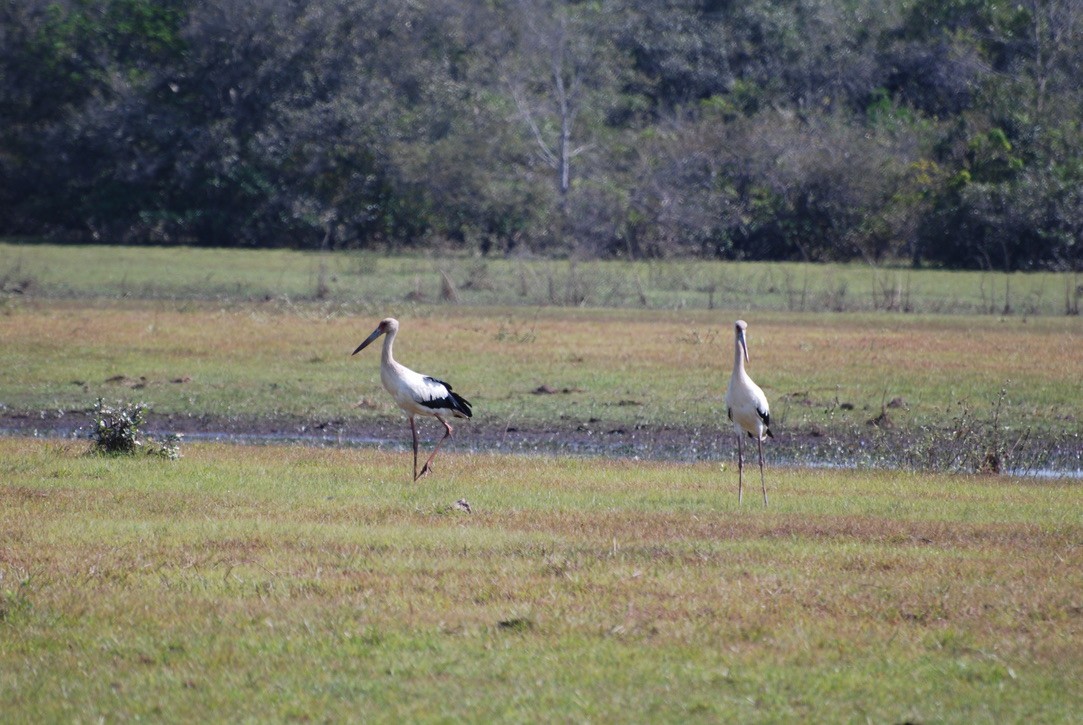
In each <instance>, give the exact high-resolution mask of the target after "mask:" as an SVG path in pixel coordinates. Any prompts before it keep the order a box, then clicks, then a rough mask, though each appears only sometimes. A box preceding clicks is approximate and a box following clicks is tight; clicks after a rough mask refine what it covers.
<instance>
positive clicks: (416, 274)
mask: <svg viewBox="0 0 1083 725" xmlns="http://www.w3.org/2000/svg"><path fill="white" fill-rule="evenodd" d="M0 259H3V260H4V261H3V262H2V263H0V291H3V292H7V293H10V294H18V295H21V296H45V297H53V298H56V297H74V298H80V299H85V298H111V299H147V300H153V299H168V300H220V301H253V300H278V301H286V302H298V301H314V300H315V301H322V302H325V303H327V304H348V305H352V306H366V307H368V308H369V309H374V308H376V307H382V306H386V305H402V304H418V303H421V304H426V303H427V304H467V305H484V306H494V305H496V306H528V307H530V306H569V307H609V308H612V307H623V308H634V309H643V308H664V309H725V308H739V309H742V310H774V311H787V312H861V311H870V310H883V311H891V312H903V313H906V312H910V313H935V314H994V315H1001V314H1015V315H1026V316H1036V315H1064V314H1066V313H1068V314H1075V315H1078V311H1079V304H1080V299H1081V297H1083V277H1081V276H1080V275H1079V274H1078V273H1053V272H1039V273H1021V272H1020V273H1012V274H1003V273H997V272H954V271H943V270H929V269H927V270H914V269H909V268H904V267H870V266H867V265H856V264H850V265H838V264H816V265H813V264H798V263H775V262H771V263H756V262H717V261H702V260H695V261H679V260H678V261H665V260H663V261H645V262H623V261H575V260H514V259H478V258H474V257H462V256H435V257H433V256H429V255H426V256H415V257H388V256H385V255H379V254H375V253H369V252H333V253H315V252H299V251H290V250H247V249H192V248H185V247H121V246H106V245H50V244H16V243H0Z"/></svg>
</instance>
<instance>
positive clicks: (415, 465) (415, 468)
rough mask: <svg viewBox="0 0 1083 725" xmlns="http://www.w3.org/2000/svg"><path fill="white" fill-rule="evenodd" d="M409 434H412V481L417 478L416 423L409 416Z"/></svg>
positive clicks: (412, 417)
mask: <svg viewBox="0 0 1083 725" xmlns="http://www.w3.org/2000/svg"><path fill="white" fill-rule="evenodd" d="M410 432H411V433H413V434H414V480H415V481H416V480H417V478H418V476H417V423H415V422H414V416H412V415H411V416H410Z"/></svg>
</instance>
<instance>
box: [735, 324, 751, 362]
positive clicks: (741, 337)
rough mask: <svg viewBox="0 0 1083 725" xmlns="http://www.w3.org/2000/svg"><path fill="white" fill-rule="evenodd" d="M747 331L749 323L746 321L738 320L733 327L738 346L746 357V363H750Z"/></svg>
mask: <svg viewBox="0 0 1083 725" xmlns="http://www.w3.org/2000/svg"><path fill="white" fill-rule="evenodd" d="M747 329H748V323H747V322H745V321H744V320H737V322H735V323H734V325H733V332H734V335H735V338H736V340H737V344H738V345H740V346H741V353H742V354H743V355H744V356H745V362H748V341H747V340H745V330H747Z"/></svg>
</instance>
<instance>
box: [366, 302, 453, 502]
mask: <svg viewBox="0 0 1083 725" xmlns="http://www.w3.org/2000/svg"><path fill="white" fill-rule="evenodd" d="M398 332H399V321H398V320H396V319H395V318H394V317H388V318H387V319H385V320H382V321H381V322H380V324H379V325H377V327H376V329H375V330H373V331H372V334H371V335H369V336H368V338H366V339H365V341H364V342H363V343H361V344H360V345H358V346H357V349H356V350H354V351H353V353H352V354H353V355H356V354H357V353H359V352H361V351H362V350H364V349H365V348H366V347H367V346H368V344H369V343H371V342H372V341H373V340H375V339H376V338H377V337H379V336H380V335H383V334H386V335H387V338H386V339H385V340H384V351H383V354H382V355H381V356H380V381H381V382H382V383H383V384H384V388H386V389H387V392H389V393H391V397H392V398H394V399H395V402H396V403H397V404H398V406H399V407H400V408H402V410H403V412H404V413H406V417H407V418H409V419H410V431H411V432H412V433H413V434H414V480H415V481H416V480H417V479H419V478H421V477H422V476H424V475H425V474H426V473H428V472H429V471H430V470H431V468H432V460H433V459H434V458H436V452H437V451H439V450H440V444H441V443H443V442H444V439H446V438H448V437H449V436H450V435H451V426H450V425H448V422H447V420H445V417H447V416H454V417H456V418H469V417H471V415H473V413H472V412H471V411H470V402H469V401H468V400H466V398H464V397H462V396H461V395H459V394H458V393H455V392H452V390H451V386H450V385H448V384H447V383H445V382H444V381H443V380H437V379H436V378H433V377H429V376H428V375H422V374H421V373H417V372H414V371H413V370H411V369H410V368H408V367H406V366H405V365H400V364H399V363H398V362H396V361H395V358H394V356H393V355H392V352H391V347H392V346H393V345H394V344H395V335H396V334H398ZM418 415H430V416H432V417H433V418H436V419H437V420H438V421H440V422H441V423H443V424H444V429H445V430H446V431H447V432H446V433H444V437H443V438H441V439H440V441H439V442H438V443H437V444H436V448H434V449H433V452H432V455H431V456H429V460H428V461H426V462H425V466H424V467H423V468H422V469H421V473H418V472H417V423H415V422H414V416H418Z"/></svg>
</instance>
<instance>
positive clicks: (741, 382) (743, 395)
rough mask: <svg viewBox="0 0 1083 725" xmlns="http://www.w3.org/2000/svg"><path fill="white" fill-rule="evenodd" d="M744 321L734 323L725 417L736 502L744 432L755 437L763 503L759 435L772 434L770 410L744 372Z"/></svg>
mask: <svg viewBox="0 0 1083 725" xmlns="http://www.w3.org/2000/svg"><path fill="white" fill-rule="evenodd" d="M747 329H748V323H746V322H745V321H744V320H737V322H736V324H735V326H734V335H735V339H734V342H733V374H732V375H731V376H730V384H729V387H728V388H726V417H728V418H729V419H730V420H731V421H733V429H734V430H735V431H736V432H737V503H738V504H740V503H741V499H742V498H743V494H744V451H743V448H742V445H743V441H744V436H745V435H746V434H747V435H748V437H749V438H755V439H756V446H757V448H758V449H759V452H760V486H762V487H763V505H764V506H766V505H767V483H766V482H765V480H764V477H763V439H764V438H774V434H773V433H771V427H770V426H771V410H770V407H769V406H768V405H767V396H766V395H764V394H763V390H761V389H760V386H759V385H756V383H754V382H752V378H750V377H748V373H747V372H745V363H746V362H747V361H748V341H747V340H746V339H745V330H747Z"/></svg>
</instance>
